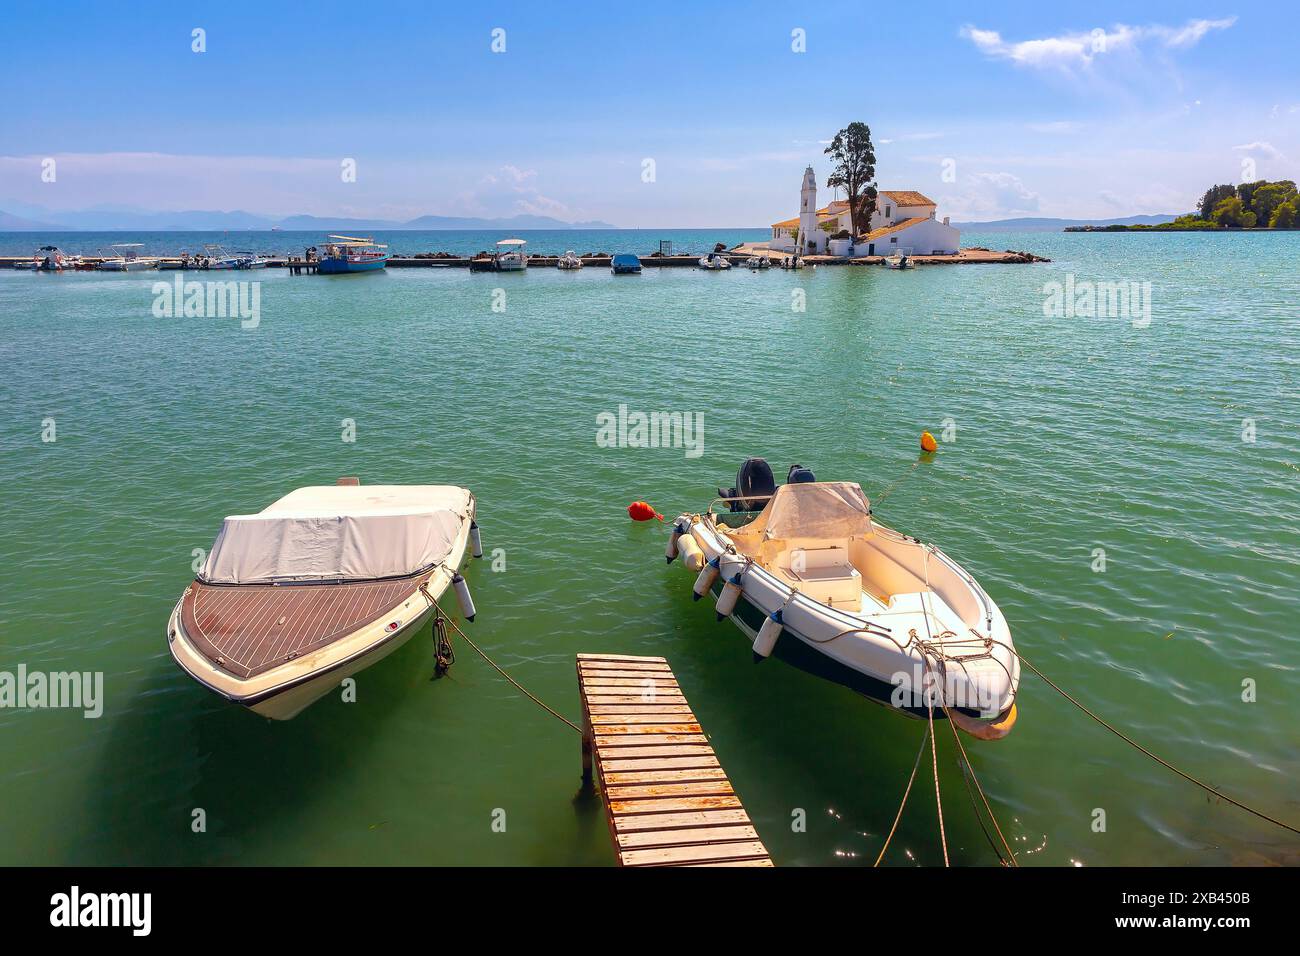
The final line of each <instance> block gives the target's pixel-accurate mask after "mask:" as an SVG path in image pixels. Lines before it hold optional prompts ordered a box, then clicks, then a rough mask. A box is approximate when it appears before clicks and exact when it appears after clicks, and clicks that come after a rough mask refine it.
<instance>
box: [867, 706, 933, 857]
mask: <svg viewBox="0 0 1300 956" xmlns="http://www.w3.org/2000/svg"><path fill="white" fill-rule="evenodd" d="M929 737H930V731H929V729H927V730H926V731H925V733H923V734H922V735H921V746H920V747H918V748H917V749H916V762H915V763H913V764H912V775H911V776H910V777H908V778H907V789H906V790H904V791H903V799H902V801H901V802H900V803H899V804H898V812H897V813H895V814H894V825H893V826H892V827H890V828H889V835H888V836H887V837H885V845H884V846H882V847H881V848H880V855H879V856H877V857H876V862H875V863H874V864H872V865H873V866H880V861H881V860H883V859H884V858H885V851H886V850H888V849H889V841H890V840H892V839H893V838H894V831H895V830H897V829H898V821H899V820H901V819H902V818H903V808H904V807H906V806H907V798H908V796H910V795H911V793H912V784H913V783H914V782H915V780H916V771H917V769H918V768H919V767H920V766H921V755H922V754H923V753H925V742H926V740H928V739H929Z"/></svg>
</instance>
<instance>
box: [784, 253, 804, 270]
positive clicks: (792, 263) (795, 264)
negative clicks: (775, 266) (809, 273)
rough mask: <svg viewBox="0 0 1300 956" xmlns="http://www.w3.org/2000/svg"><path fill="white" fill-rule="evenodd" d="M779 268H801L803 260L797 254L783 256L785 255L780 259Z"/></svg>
mask: <svg viewBox="0 0 1300 956" xmlns="http://www.w3.org/2000/svg"><path fill="white" fill-rule="evenodd" d="M781 268H782V269H802V268H803V260H802V259H800V258H799V257H798V256H785V257H784V258H783V259H782V260H781Z"/></svg>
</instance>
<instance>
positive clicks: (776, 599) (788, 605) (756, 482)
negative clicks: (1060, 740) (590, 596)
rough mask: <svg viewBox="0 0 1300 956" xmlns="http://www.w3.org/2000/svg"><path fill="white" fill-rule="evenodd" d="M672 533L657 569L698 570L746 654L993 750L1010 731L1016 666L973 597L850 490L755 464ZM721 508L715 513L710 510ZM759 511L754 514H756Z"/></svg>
mask: <svg viewBox="0 0 1300 956" xmlns="http://www.w3.org/2000/svg"><path fill="white" fill-rule="evenodd" d="M719 492H720V494H721V497H720V498H718V499H715V502H714V504H712V505H710V507H709V509H708V510H707V511H705V512H703V513H700V514H683V515H681V516H680V517H679V518H678V519H677V520H676V521H675V522H674V523H673V526H672V536H671V539H670V541H669V551H668V553H667V557H668V560H669V562H670V563H671V561H672V560H673V559H674V558H675V557H678V556H680V557H681V558H682V560H683V563H684V564H686V566H687V567H689V568H690V569H691V570H692V571H695V572H697V575H698V576H697V577H696V580H695V588H694V593H695V596H696V598H697V599H698V598H699V597H701V596H703V595H704V594H705V593H707V592H709V591H713V592H714V593H715V594H716V595H717V606H716V610H717V616H718V619H719V620H721V619H723V618H726V617H729V618H731V620H732V621H733V622H734V623H735V625H736V626H737V627H738V628H739V629H740V630H741V631H742V632H743V633H744V634H745V636H746V637H747V638H748V639H749V640H750V641H751V642H752V644H753V652H754V654H755V659H756V660H761V659H764V658H766V657H768V656H769V655H771V654H772V653H773V651H774V650H775V652H776V653H777V655H778V656H781V657H783V658H785V659H786V660H788V661H790V662H791V663H794V664H796V665H797V666H800V667H803V668H805V669H807V670H810V671H812V672H813V673H816V674H819V675H820V676H823V677H826V678H828V679H831V680H834V681H836V682H838V683H842V684H844V685H846V686H848V687H851V688H853V689H854V690H857V691H859V692H860V693H862V694H865V695H866V696H868V697H870V698H872V699H873V700H876V701H879V702H881V703H884V704H886V705H888V706H892V707H895V708H897V709H898V710H900V711H902V712H904V713H906V714H909V715H911V716H915V717H926V716H928V715H929V714H930V713H931V712H933V714H934V716H935V717H936V718H943V717H945V716H950V717H951V718H952V720H953V722H954V723H955V724H956V725H957V727H958V728H960V729H961V730H964V731H966V732H967V733H970V734H972V735H974V736H976V737H980V738H981V739H986V740H990V739H998V738H1000V737H1004V736H1006V734H1007V733H1009V732H1010V730H1011V727H1012V725H1013V724H1014V723H1015V720H1016V706H1015V704H1016V691H1017V688H1018V686H1019V680H1020V662H1019V658H1018V657H1017V656H1016V654H1015V651H1014V646H1013V644H1012V641H1011V634H1010V631H1009V629H1008V627H1007V622H1006V619H1005V618H1004V617H1003V616H1002V612H1001V611H1000V610H998V607H997V605H996V604H994V603H993V600H992V598H990V597H989V596H988V595H987V594H986V593H985V592H984V589H983V588H981V587H980V586H979V584H978V583H977V582H976V581H975V579H974V578H972V577H971V576H970V575H969V574H968V573H967V572H966V571H965V570H963V569H962V568H961V567H960V566H959V565H958V564H957V563H956V562H955V561H953V560H952V559H951V558H949V557H948V556H947V555H946V554H944V553H943V552H942V551H940V550H939V549H938V548H937V547H935V546H934V545H932V544H925V543H923V542H921V541H919V540H918V539H916V538H913V537H910V536H908V535H905V534H900V533H899V532H897V531H894V530H892V529H890V528H887V527H885V526H884V525H882V524H880V523H879V522H878V521H876V520H875V519H874V518H873V517H872V513H871V505H870V503H869V502H868V500H867V497H866V495H864V494H863V492H862V489H861V488H860V487H859V486H858V485H857V484H855V483H853V482H848V481H824V482H819V481H817V480H816V479H815V478H814V476H813V474H812V472H810V471H808V469H806V468H803V467H802V466H798V465H796V466H795V467H793V468H792V469H791V472H790V476H789V478H788V480H787V482H786V484H784V485H781V486H779V487H778V486H776V485H775V482H774V480H773V477H772V470H771V468H770V467H769V466H768V464H767V462H765V461H763V459H761V458H757V459H749V460H748V461H746V462H745V464H744V465H742V466H741V469H740V474H739V475H738V476H737V486H736V487H735V488H730V489H719ZM719 504H721V505H723V506H725V507H722V508H718V510H715V506H716V505H719ZM760 509H761V510H760Z"/></svg>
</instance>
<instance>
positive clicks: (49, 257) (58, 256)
mask: <svg viewBox="0 0 1300 956" xmlns="http://www.w3.org/2000/svg"><path fill="white" fill-rule="evenodd" d="M35 260H36V268H37V270H38V271H40V272H62V271H63V270H64V269H71V268H73V265H74V263H73V257H72V256H69V255H66V254H65V253H64V252H63V250H62V249H60V248H59V247H58V246H41V247H40V248H39V249H37V250H36V257H35Z"/></svg>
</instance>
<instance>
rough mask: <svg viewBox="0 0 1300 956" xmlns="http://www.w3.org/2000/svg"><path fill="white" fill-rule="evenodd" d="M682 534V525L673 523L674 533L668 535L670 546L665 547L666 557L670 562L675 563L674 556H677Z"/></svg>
mask: <svg viewBox="0 0 1300 956" xmlns="http://www.w3.org/2000/svg"><path fill="white" fill-rule="evenodd" d="M681 536H682V526H681V525H679V524H675V525H673V531H672V534H670V535H668V547H667V548H665V549H664V558H665V559H666V560H667V562H668V563H669V564H672V563H673V558H675V557H677V539H678V538H680V537H681Z"/></svg>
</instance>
